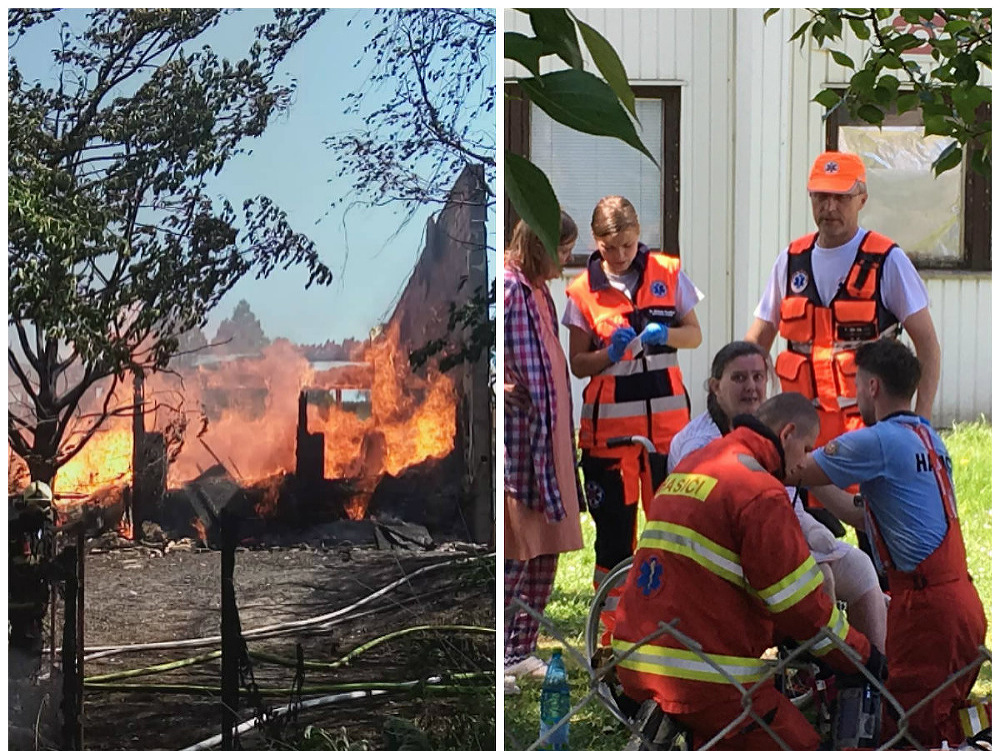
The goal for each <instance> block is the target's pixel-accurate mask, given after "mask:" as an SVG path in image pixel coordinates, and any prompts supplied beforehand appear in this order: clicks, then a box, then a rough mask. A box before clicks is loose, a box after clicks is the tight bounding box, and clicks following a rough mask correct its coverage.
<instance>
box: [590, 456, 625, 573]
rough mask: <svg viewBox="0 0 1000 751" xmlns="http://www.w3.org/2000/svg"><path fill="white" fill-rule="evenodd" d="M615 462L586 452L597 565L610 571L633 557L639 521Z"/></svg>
mask: <svg viewBox="0 0 1000 751" xmlns="http://www.w3.org/2000/svg"><path fill="white" fill-rule="evenodd" d="M615 464H617V460H615V459H604V458H599V457H595V456H591V455H590V453H589V452H587V451H584V452H583V459H582V460H581V462H580V466H581V468H582V469H583V480H584V491H585V493H586V496H587V509H588V510H589V511H590V515H591V516H592V517H593V518H594V527H595V528H596V531H597V534H596V538H595V540H594V557H595V561H594V562H595V564H596V566H597V567H598V568H602V569H605V570H609V569H612V568H614V567H615V566H616V565H617V564H619V563H621V562H622V561H624V560H625V559H626V558H628V557H629V556H631V555H632V553H633V552H634V548H635V521H636V514H637V511H638V507H639V504H638V503H632V504H626V503H625V485H624V483H623V482H622V476H621V472H620V471H619V470H618V469H615V468H614V466H615Z"/></svg>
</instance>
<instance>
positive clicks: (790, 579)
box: [757, 555, 823, 613]
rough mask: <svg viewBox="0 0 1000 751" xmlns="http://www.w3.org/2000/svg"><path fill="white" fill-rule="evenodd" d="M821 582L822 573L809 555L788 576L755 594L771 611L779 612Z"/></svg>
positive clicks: (793, 603)
mask: <svg viewBox="0 0 1000 751" xmlns="http://www.w3.org/2000/svg"><path fill="white" fill-rule="evenodd" d="M822 583H823V573H822V572H821V571H820V570H819V567H818V566H817V565H816V561H815V560H813V557H812V556H811V555H810V556H809V557H807V558H806V559H805V560H804V561H802V563H801V565H799V567H798V568H796V569H795V570H794V571H793V572H792V573H790V574H789V575H788V576H786V577H784V578H782V579H779V580H778V581H777V582H775V583H774V584H772V585H771V586H770V587H767V588H766V589H761V590H758V592H757V594H758V595H759V596H760V598H761V599H762V600H763V601H764V602H765V603H766V604H767V609H768V610H770V611H771V612H772V613H780V612H782V611H783V610H788V608H790V607H792V606H793V605H795V604H796V603H797V602H799V601H800V600H801V599H802V598H803V597H805V596H806V595H808V594H809V593H810V592H812V591H813V590H814V589H816V587H818V586H820V585H821V584H822Z"/></svg>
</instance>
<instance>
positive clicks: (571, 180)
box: [531, 99, 663, 253]
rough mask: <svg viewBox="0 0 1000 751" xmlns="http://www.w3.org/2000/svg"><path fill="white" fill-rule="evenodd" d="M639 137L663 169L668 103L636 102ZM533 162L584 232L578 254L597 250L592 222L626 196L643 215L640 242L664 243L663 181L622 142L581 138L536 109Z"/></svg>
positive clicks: (647, 100) (532, 135)
mask: <svg viewBox="0 0 1000 751" xmlns="http://www.w3.org/2000/svg"><path fill="white" fill-rule="evenodd" d="M635 110H636V114H637V115H638V117H639V123H640V125H641V129H639V137H640V138H641V139H642V141H643V143H644V144H645V145H646V148H647V149H649V151H650V152H651V153H652V154H653V156H654V157H656V161H657V162H658V163H659V164H661V165H662V164H663V100H662V99H636V102H635ZM531 160H532V161H533V162H534V163H535V164H536V165H538V166H539V167H540V168H541V169H543V170H544V171H545V174H547V175H548V176H549V180H550V181H551V182H552V187H553V188H554V189H555V192H556V195H557V196H558V197H559V203H560V205H561V206H562V207H563V209H564V210H565V211H566V212H567V213H569V215H570V216H571V217H573V219H574V220H575V221H576V223H577V226H578V227H579V228H580V237H579V239H578V240H577V242H576V247H575V248H574V249H573V252H574V253H587V252H589V251H590V250H593V248H594V240H593V238H592V237H591V234H590V216H591V214H592V213H593V211H594V206H596V205H597V202H598V201H599V200H600V199H601V198H603V197H604V196H608V195H621V196H625V197H626V198H627V199H628V200H630V201H631V202H632V205H633V206H635V210H636V211H637V212H638V213H639V223H640V224H641V225H642V233H641V235H640V238H639V239H640V240H641V241H642V242H644V243H645V244H646V245H648V246H649V247H651V248H660V247H662V243H663V238H662V234H663V195H662V191H663V177H662V175H661V173H660V171H659V170H658V169H657V168H656V166H655V165H654V164H653V163H652V162H651V161H649V159H648V158H647V157H646V156H644V155H643V154H640V153H639V152H638V151H636V150H635V149H633V148H632V147H631V146H627V145H626V144H624V143H622V142H621V141H619V140H618V139H617V138H604V137H600V136H591V135H587V134H585V133H578V132H576V131H575V130H571V129H570V128H567V127H566V126H564V125H560V124H559V123H557V122H555V121H554V120H552V118H550V117H549V116H548V115H546V114H545V113H544V112H542V111H541V110H540V109H538V108H537V107H534V106H532V108H531Z"/></svg>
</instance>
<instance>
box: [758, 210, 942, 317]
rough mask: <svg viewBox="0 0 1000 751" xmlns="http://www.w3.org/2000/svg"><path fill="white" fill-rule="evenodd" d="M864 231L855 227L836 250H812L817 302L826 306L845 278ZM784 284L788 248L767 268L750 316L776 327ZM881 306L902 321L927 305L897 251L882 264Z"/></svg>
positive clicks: (922, 290)
mask: <svg viewBox="0 0 1000 751" xmlns="http://www.w3.org/2000/svg"><path fill="white" fill-rule="evenodd" d="M865 233H866V230H865V229H864V228H861V227H859V228H858V231H857V234H855V235H854V237H853V238H852V239H851V240H850V241H849V242H848V243H846V244H845V245H841V246H839V247H836V248H821V247H820V246H819V245H817V246H816V247H814V248H813V251H812V270H813V276H815V278H816V288H817V290H818V291H819V297H820V300H822V301H823V304H824V305H827V306H828V305H829V304H830V301H831V300H832V299H833V296H834V295H835V294H837V289H838V288H839V287H840V285H841V284H842V283H843V282H844V281H845V280H846V279H847V275H848V273H850V270H851V264H852V263H853V262H854V258H855V256H857V253H858V246H860V245H861V240H862V238H864V236H865ZM787 281H788V248H785V249H784V250H783V251H782V252H781V253H780V254H779V255H778V258H777V260H775V262H774V266H773V267H772V268H771V277H770V278H769V279H768V281H767V287H765V288H764V294H763V295H762V296H761V298H760V302H759V303H758V304H757V309H756V310H755V311H754V313H753V314H754V316H756V317H757V318H760V319H761V320H763V321H768V322H769V323H771V324H772V325H774V326H775V328H777V326H778V322H779V320H780V317H781V300H782V299H783V298H784V296H785V290H786V289H787ZM880 288H881V292H882V304H883V305H885V307H886V308H887V309H888V310H889V312H890V313H892V314H893V315H894V316H896V318H897V319H898V320H899V322H900V323H902V322H903V321H905V320H906V319H907V318H909V317H910V316H911V315H913V314H914V313H916V312H917V311H919V310H923V309H924V308H926V307H927V305H928V297H927V287H926V286H925V285H924V280H923V279H921V278H920V275H919V274H918V273H917V270H916V268H914V266H913V262H912V261H911V260H910V259H909V258H908V257H907V255H906V253H904V252H903V251H902V249H901V248H898V247H896V248H893V249H892V250H891V251H890V252H889V253H888V254H887V255H886V257H885V262H884V263H883V264H882V283H881V285H880Z"/></svg>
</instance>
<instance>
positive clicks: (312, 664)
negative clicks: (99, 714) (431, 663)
mask: <svg viewBox="0 0 1000 751" xmlns="http://www.w3.org/2000/svg"><path fill="white" fill-rule="evenodd" d="M420 631H435V632H448V631H455V632H468V633H473V634H482V635H489V636H495V635H496V630H495V629H493V628H489V627H487V626H464V625H431V624H427V625H422V626H410V627H408V628H404V629H401V630H399V631H393V632H392V633H389V634H385V635H383V636H379V637H378V638H376V639H372V640H371V641H369V642H365V643H364V644H362V645H361V646H359V647H356V648H354V649H353V650H351V651H350V652H348V653H347V654H346V655H344V656H343V657H340V658H339V659H336V660H334V661H333V662H317V661H314V660H306V661H305V662H303V663H302V666H303V667H305V668H311V669H313V670H335V669H337V668H341V667H343V666H344V665H347V664H348V663H349V662H351V661H352V660H354V659H355V658H356V657H359V656H360V655H362V654H364V653H365V652H367V651H368V650H370V649H372V648H374V647H376V646H378V645H380V644H384V643H385V642H388V641H391V640H393V639H398V638H400V637H402V636H406V635H408V634H412V633H416V632H420ZM249 654H250V657H252V658H253V659H255V660H257V661H259V662H269V663H272V664H275V665H285V666H287V667H292V668H294V667H296V666H297V663H296V661H295V660H292V659H289V658H287V657H281V656H279V655H273V654H270V653H268V652H260V651H257V650H249ZM221 656H222V650H221V649H216V650H213V651H212V652H207V653H205V654H203V655H196V656H194V657H188V658H186V659H183V660H175V661H173V662H165V663H160V664H158V665H150V666H148V667H144V668H134V669H132V670H120V671H118V672H115V673H105V674H104V675H94V676H90V677H88V678H85V679H84V682H83V683H84V686H87V687H88V688H101V687H103V686H102V684H107V683H111V682H113V681H119V680H121V679H123V678H139V677H142V676H146V675H154V674H157V673H166V672H169V671H171V670H178V669H180V668H185V667H189V666H191V665H197V664H200V663H204V662H211V661H212V660H216V659H218V658H219V657H221Z"/></svg>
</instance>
